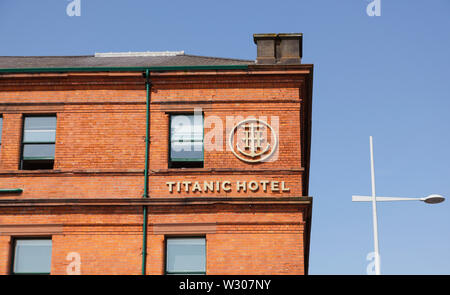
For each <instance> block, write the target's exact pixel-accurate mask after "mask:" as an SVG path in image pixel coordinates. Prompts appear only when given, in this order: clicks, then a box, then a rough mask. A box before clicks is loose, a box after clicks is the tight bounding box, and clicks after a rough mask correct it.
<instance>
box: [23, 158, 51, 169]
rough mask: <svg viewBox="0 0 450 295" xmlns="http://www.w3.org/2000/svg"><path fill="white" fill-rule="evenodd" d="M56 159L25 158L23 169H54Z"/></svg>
mask: <svg viewBox="0 0 450 295" xmlns="http://www.w3.org/2000/svg"><path fill="white" fill-rule="evenodd" d="M54 162H55V161H54V160H23V161H22V169H23V170H40V169H46V170H51V169H53V164H54Z"/></svg>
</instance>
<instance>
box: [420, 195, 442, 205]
mask: <svg viewBox="0 0 450 295" xmlns="http://www.w3.org/2000/svg"><path fill="white" fill-rule="evenodd" d="M422 201H424V202H425V203H427V204H438V203H442V202H444V201H445V198H444V197H443V196H441V195H436V194H432V195H429V196H428V197H425V198H423V199H422Z"/></svg>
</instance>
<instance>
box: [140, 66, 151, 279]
mask: <svg viewBox="0 0 450 295" xmlns="http://www.w3.org/2000/svg"><path fill="white" fill-rule="evenodd" d="M145 88H146V91H147V98H146V104H145V105H146V112H145V113H146V119H145V122H146V123H145V169H144V195H143V197H144V198H148V149H149V147H148V145H149V136H150V134H149V133H150V70H149V69H146V70H145ZM143 214H144V216H143V217H144V218H143V219H144V221H143V224H142V235H143V236H142V275H145V274H146V267H147V227H148V225H147V223H148V214H147V206H146V205H144V213H143Z"/></svg>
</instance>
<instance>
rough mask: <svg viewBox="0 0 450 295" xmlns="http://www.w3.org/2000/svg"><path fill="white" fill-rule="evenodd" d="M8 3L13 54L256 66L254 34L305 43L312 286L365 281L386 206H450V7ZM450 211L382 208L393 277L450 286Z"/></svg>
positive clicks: (384, 258) (0, 4)
mask: <svg viewBox="0 0 450 295" xmlns="http://www.w3.org/2000/svg"><path fill="white" fill-rule="evenodd" d="M369 2H370V1H369V0H342V1H332V0H328V1H327V0H309V1H301V0H295V1H285V0H278V1H263V0H259V1H235V0H227V1H194V0H192V1H143V0H142V1H138V0H128V1H114V0H108V1H106V0H81V16H79V17H75V16H74V17H69V16H67V14H66V6H67V5H68V4H69V1H67V0H52V1H50V0H49V1H44V0H40V1H25V0H0V55H85V54H89V55H90V54H93V53H95V52H111V51H147V50H149V51H164V50H185V52H186V53H189V54H196V55H207V56H220V57H233V58H243V59H255V55H256V47H255V45H254V44H253V38H252V34H253V33H269V32H273V33H281V32H283V33H287V32H302V33H303V34H304V38H303V57H304V58H303V62H304V63H313V64H314V65H315V73H314V93H313V134H312V155H311V177H310V195H311V196H313V197H314V207H313V224H312V241H311V257H310V273H311V274H365V272H366V267H367V265H368V263H369V262H368V261H366V255H367V254H368V253H369V252H371V251H373V240H372V216H371V212H372V211H371V207H370V204H365V203H352V202H351V195H352V194H367V195H368V194H370V192H371V191H370V189H371V188H370V161H369V136H370V135H372V136H373V137H374V149H375V174H376V185H377V194H378V195H380V196H405V197H415V196H417V197H421V196H425V195H428V194H430V193H439V194H442V195H444V196H446V197H447V198H448V197H450V155H449V151H450V148H449V146H450V54H449V52H450V50H449V48H450V1H448V0H429V1H419V0H414V1H411V0H410V1H408V0H381V4H382V6H381V16H379V17H369V16H368V15H367V14H366V6H367V5H368V4H369ZM449 208H450V200H447V201H446V202H444V203H442V204H438V205H427V204H424V203H421V202H398V203H381V204H378V218H379V233H380V251H381V271H382V273H383V274H450V214H449Z"/></svg>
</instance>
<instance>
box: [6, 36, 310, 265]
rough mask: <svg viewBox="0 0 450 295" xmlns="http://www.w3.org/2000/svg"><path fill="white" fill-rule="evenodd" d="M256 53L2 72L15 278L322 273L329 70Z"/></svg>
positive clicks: (261, 44) (84, 59) (107, 60)
mask: <svg viewBox="0 0 450 295" xmlns="http://www.w3.org/2000/svg"><path fill="white" fill-rule="evenodd" d="M254 40H255V43H256V45H257V52H258V54H257V59H256V61H250V60H237V59H224V58H211V57H203V56H193V55H186V54H184V53H183V52H159V53H158V52H144V53H123V54H115V53H110V54H96V55H95V56H61V57H0V114H1V125H0V126H1V145H0V274H20V273H51V274H143V273H144V274H172V273H175V274H176V273H203V274H204V273H206V274H307V272H308V257H309V240H310V228H311V210H312V198H311V197H309V196H308V175H309V154H310V136H311V135H310V134H311V132H310V131H311V98H312V79H313V73H312V71H313V66H312V65H308V64H301V55H302V35H301V34H257V35H254ZM249 118H250V119H249ZM198 119H199V120H198ZM180 120H181V121H180ZM183 120H184V121H183ZM178 121H180V122H185V123H186V122H187V123H186V124H187V125H186V124H185V125H182V124H181V125H179V122H178ZM177 124H178V125H177ZM177 126H181V127H180V128H178V127H177ZM183 126H184V127H183ZM186 126H187V127H186ZM263 131H264V132H263ZM239 136H244V138H241V137H239Z"/></svg>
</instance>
